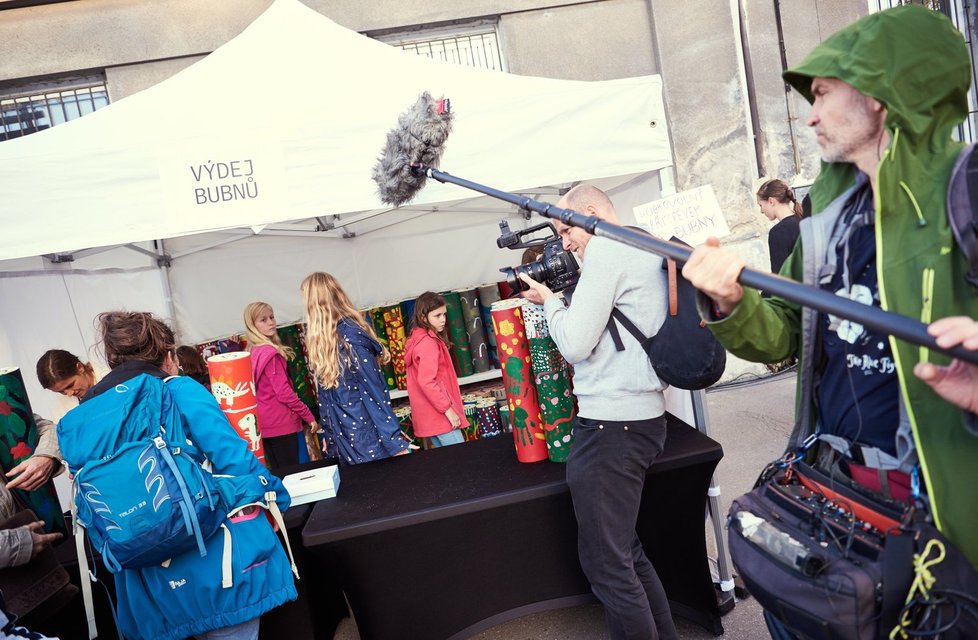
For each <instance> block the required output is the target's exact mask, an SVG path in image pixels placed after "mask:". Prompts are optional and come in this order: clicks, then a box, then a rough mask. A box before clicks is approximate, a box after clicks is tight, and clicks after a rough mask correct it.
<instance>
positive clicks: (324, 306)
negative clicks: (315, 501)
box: [301, 271, 410, 464]
mask: <svg viewBox="0 0 978 640" xmlns="http://www.w3.org/2000/svg"><path fill="white" fill-rule="evenodd" d="M301 291H302V299H303V302H304V303H305V306H306V323H307V331H306V349H307V350H308V352H309V365H310V367H311V368H312V369H313V371H314V375H315V376H316V382H318V383H319V413H320V417H321V418H322V426H323V428H324V429H325V430H326V434H327V439H328V441H329V442H328V443H327V447H328V448H329V449H332V451H330V453H333V452H335V453H336V454H337V456H338V457H339V460H340V461H341V462H342V463H343V464H360V463H361V462H370V461H372V460H380V459H382V458H388V457H390V456H397V455H402V454H405V453H409V452H410V449H409V447H408V442H407V440H406V439H405V438H404V436H403V435H401V427H400V424H399V423H398V420H397V418H396V417H395V416H394V412H393V411H392V410H391V401H390V396H389V395H388V394H387V384H386V383H385V382H384V379H383V377H382V376H381V373H380V366H379V364H378V362H386V361H387V360H389V359H390V354H388V353H387V350H386V349H384V348H383V346H381V344H380V343H379V342H378V341H377V338H376V336H375V335H374V332H373V329H372V328H371V327H370V326H369V325H368V324H367V323H366V321H365V320H364V319H363V314H361V313H360V312H359V311H357V309H356V307H354V306H353V303H351V302H350V298H349V296H347V295H346V292H345V291H343V287H341V286H340V284H339V282H337V280H336V278H334V277H333V276H332V275H330V274H328V273H324V272H321V271H320V272H316V273H313V274H310V275H309V276H307V277H306V279H305V280H303V281H302V286H301ZM334 446H335V449H333V447H334Z"/></svg>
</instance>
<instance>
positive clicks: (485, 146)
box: [0, 0, 672, 260]
mask: <svg viewBox="0 0 978 640" xmlns="http://www.w3.org/2000/svg"><path fill="white" fill-rule="evenodd" d="M423 91H428V92H430V93H431V94H432V95H435V96H440V95H445V96H448V97H450V98H451V99H452V105H453V109H454V111H455V113H456V117H455V127H454V132H453V133H452V135H451V137H450V138H449V141H448V145H447V147H448V148H447V151H446V153H445V155H444V157H443V159H442V163H441V165H442V168H443V169H445V170H446V171H449V172H451V173H453V174H455V175H459V176H461V177H465V178H468V179H470V180H475V181H478V182H481V183H484V184H487V185H490V186H492V187H494V188H497V189H502V190H506V191H518V190H523V189H531V188H534V187H537V186H540V185H555V184H562V183H567V182H570V181H573V180H584V179H587V180H591V179H596V178H603V177H610V176H624V175H629V174H637V173H641V172H647V171H654V170H657V169H660V168H662V167H664V166H668V165H670V164H671V163H672V160H671V153H670V149H669V143H668V133H667V130H666V125H665V115H664V110H663V105H662V98H661V80H660V78H659V77H658V76H645V77H637V78H625V79H621V80H610V81H602V82H578V81H566V80H551V79H544V78H533V77H525V76H516V75H511V74H505V73H499V72H494V71H487V70H481V69H472V68H467V67H461V66H458V65H453V64H449V63H442V62H437V61H433V60H429V59H427V58H422V57H419V56H417V55H415V54H413V53H408V52H404V51H401V50H398V49H395V48H393V47H390V46H388V45H385V44H382V43H380V42H377V41H374V40H371V39H370V38H366V37H364V36H361V35H359V34H357V33H355V32H352V31H349V30H347V29H344V28H342V27H340V26H338V25H336V24H335V23H333V22H332V21H330V20H329V19H327V18H326V17H324V16H322V15H321V14H319V13H317V12H316V11H314V10H312V9H310V8H308V7H306V6H305V5H303V4H302V3H300V2H299V1H298V0H276V1H275V2H274V3H273V4H272V5H271V6H270V7H269V8H268V10H266V11H265V13H263V14H262V15H261V16H260V17H259V18H258V19H256V20H255V21H254V22H253V23H252V24H251V25H250V26H249V27H248V28H247V29H245V30H244V31H243V32H242V33H241V34H240V35H239V36H237V37H236V38H234V39H233V40H231V41H230V42H228V43H227V44H225V45H223V46H222V47H220V48H218V49H217V50H215V51H214V52H213V53H211V54H210V55H209V56H207V57H206V58H204V59H203V60H201V61H199V62H197V63H196V64H194V65H192V66H190V67H188V68H187V69H185V70H183V71H181V72H180V73H178V74H176V75H175V76H173V77H172V78H170V79H168V80H166V81H164V82H162V83H160V84H158V85H155V86H153V87H151V88H149V89H147V90H145V91H142V92H140V93H137V94H135V95H133V96H130V97H128V98H125V99H123V100H120V101H118V102H116V103H114V104H111V105H109V106H108V107H106V108H104V109H101V110H99V111H96V112H95V113H92V114H89V115H87V116H85V117H84V118H80V119H78V120H75V121H71V122H68V123H66V124H64V125H60V126H58V127H55V128H52V129H48V130H45V131H42V132H39V133H36V134H33V135H31V136H26V137H23V138H18V139H14V140H9V141H6V142H3V143H0V193H3V194H4V198H3V202H2V204H0V206H2V213H0V216H2V219H3V225H4V233H3V234H0V260H4V259H11V258H18V257H25V256H34V255H41V254H47V253H59V252H71V251H74V250H78V249H83V248H89V247H101V246H107V245H115V244H125V243H131V242H139V241H145V240H152V239H158V238H172V237H177V236H184V235H189V234H195V233H202V232H207V231H217V230H225V229H233V228H241V227H248V226H261V225H266V224H269V223H277V222H283V221H294V220H301V219H310V218H315V217H323V216H331V215H339V216H346V217H347V218H349V217H350V216H360V215H364V213H363V212H370V213H372V214H375V215H374V216H373V218H372V219H374V220H376V219H378V218H380V219H383V217H384V216H387V218H389V219H390V220H391V221H392V220H394V219H396V218H397V217H398V216H399V217H401V218H403V219H409V218H410V217H411V213H410V211H403V210H401V211H390V210H389V208H384V207H383V206H382V205H381V203H380V202H379V200H378V198H377V195H376V189H375V185H374V184H373V182H372V181H371V179H370V170H371V167H372V166H373V164H374V162H375V160H376V157H377V155H378V154H379V152H380V149H381V147H382V145H383V144H384V141H385V136H386V133H387V131H388V130H389V129H390V128H391V127H393V126H394V125H395V124H396V123H397V117H398V115H399V114H400V113H401V112H402V111H403V110H405V109H406V108H407V107H408V106H410V105H411V104H413V103H414V101H415V100H416V99H417V96H418V95H419V94H420V93H421V92H423ZM208 195H210V196H211V197H215V196H216V197H217V198H218V199H219V200H220V201H219V202H216V203H215V202H211V201H208V200H207V196H208ZM202 196H203V197H202ZM473 196H474V194H473V193H472V192H470V191H467V190H465V189H463V188H461V187H456V186H452V185H441V184H437V183H432V181H429V184H428V186H426V187H425V188H424V189H423V190H422V191H421V192H420V193H419V194H418V196H417V198H416V200H415V202H413V203H412V206H411V207H410V209H416V210H417V211H418V212H420V211H427V210H431V205H433V204H435V203H443V202H458V201H464V200H468V199H470V198H472V197H473ZM222 198H225V199H222ZM202 199H203V202H201V200H202ZM402 209H403V208H402ZM333 222H334V223H335V222H339V221H338V220H335V219H334V220H333ZM384 224H385V225H386V224H387V221H385V222H384Z"/></svg>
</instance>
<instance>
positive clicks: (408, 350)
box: [404, 327, 441, 362]
mask: <svg viewBox="0 0 978 640" xmlns="http://www.w3.org/2000/svg"><path fill="white" fill-rule="evenodd" d="M428 338H430V339H432V340H438V341H439V342H441V338H439V337H438V336H436V335H434V334H433V333H432V332H431V331H428V330H427V329H422V328H420V327H415V328H414V329H413V330H412V331H411V335H410V336H409V337H408V340H407V344H405V345H404V361H405V362H411V361H412V360H414V352H415V350H416V349H417V348H418V345H419V344H421V341H422V340H425V339H428Z"/></svg>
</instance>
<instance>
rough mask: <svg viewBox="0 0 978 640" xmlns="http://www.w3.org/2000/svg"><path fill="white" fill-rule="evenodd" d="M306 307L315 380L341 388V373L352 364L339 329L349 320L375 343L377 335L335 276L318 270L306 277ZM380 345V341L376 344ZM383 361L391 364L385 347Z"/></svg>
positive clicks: (311, 364)
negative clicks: (341, 343)
mask: <svg viewBox="0 0 978 640" xmlns="http://www.w3.org/2000/svg"><path fill="white" fill-rule="evenodd" d="M299 289H300V291H302V301H303V302H304V303H305V305H306V350H307V351H308V352H309V366H310V367H312V369H313V371H314V372H315V376H316V381H317V382H318V383H319V384H320V385H321V386H322V387H324V388H326V389H332V388H335V387H336V386H338V385H339V380H340V374H341V373H342V372H343V370H344V369H345V368H346V367H347V366H349V364H350V357H351V353H350V345H349V344H348V343H345V344H344V349H345V351H346V353H345V354H343V355H342V356H341V354H340V339H339V338H340V334H339V331H338V330H337V326H338V325H339V323H340V321H341V320H343V319H347V320H349V321H350V322H353V323H356V324H357V325H359V326H360V328H361V329H363V330H364V331H365V332H367V334H368V335H369V336H370V337H372V338H373V339H374V340H377V335H376V334H375V333H374V329H373V327H371V326H370V325H369V324H367V321H366V320H365V319H364V317H363V314H362V313H360V311H358V310H357V308H356V307H354V306H353V303H352V302H350V298H349V296H347V295H346V292H345V291H343V287H341V286H340V283H339V282H338V281H337V280H336V278H334V277H333V276H332V275H330V274H328V273H325V272H323V271H317V272H316V273H311V274H309V275H308V276H306V279H305V280H303V281H302V285H301V286H300V287H299ZM377 342H378V344H379V343H380V341H379V340H378V341H377ZM381 348H382V349H383V354H382V357H381V358H380V360H381V361H382V362H388V361H389V360H390V354H389V353H388V352H387V349H385V348H383V345H381Z"/></svg>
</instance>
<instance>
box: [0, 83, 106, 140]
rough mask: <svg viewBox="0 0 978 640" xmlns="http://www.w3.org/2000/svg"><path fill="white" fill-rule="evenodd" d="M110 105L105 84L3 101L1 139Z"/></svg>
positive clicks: (40, 129)
mask: <svg viewBox="0 0 978 640" xmlns="http://www.w3.org/2000/svg"><path fill="white" fill-rule="evenodd" d="M108 104H109V94H108V91H106V89H105V85H104V84H99V85H94V86H88V87H79V88H73V89H61V90H56V91H45V92H38V93H30V94H27V95H19V96H17V95H14V96H13V97H8V98H0V140H10V139H11V138H19V137H21V136H26V135H29V134H31V133H34V132H36V131H42V130H44V129H48V128H50V127H53V126H55V125H59V124H61V123H63V122H67V121H68V120H74V119H75V118H80V117H82V116H83V115H85V114H88V113H91V112H93V111H95V110H96V109H101V108H102V107H104V106H106V105H108Z"/></svg>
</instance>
